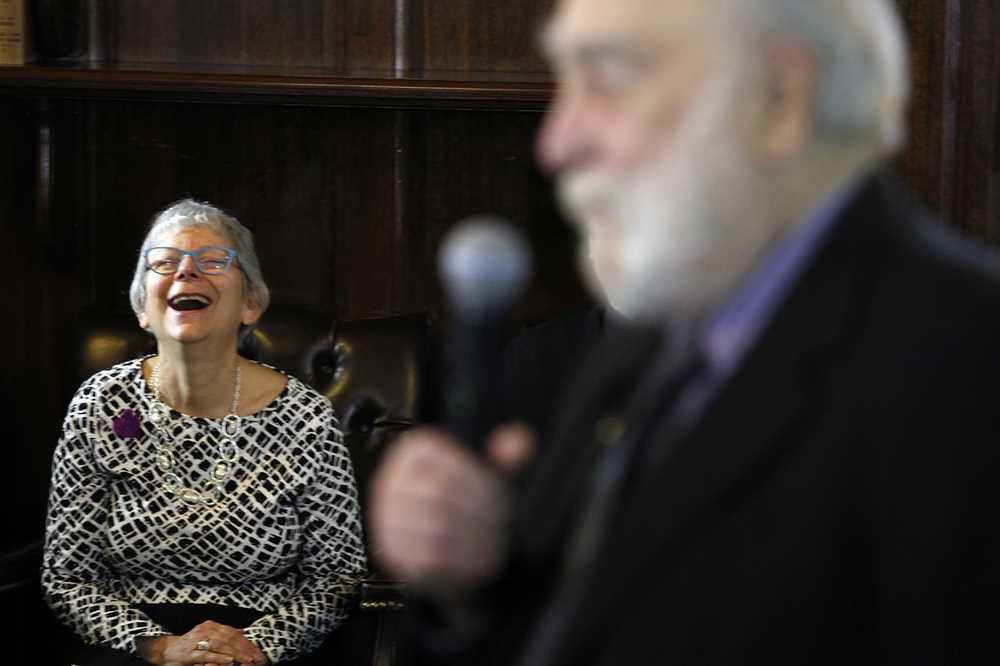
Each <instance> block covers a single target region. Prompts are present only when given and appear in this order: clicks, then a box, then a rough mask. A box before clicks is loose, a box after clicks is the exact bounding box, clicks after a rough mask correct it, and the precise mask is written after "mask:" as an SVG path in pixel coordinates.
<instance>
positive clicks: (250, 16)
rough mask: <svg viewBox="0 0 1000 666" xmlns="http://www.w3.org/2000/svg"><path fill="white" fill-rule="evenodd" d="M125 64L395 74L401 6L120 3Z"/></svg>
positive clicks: (299, 1) (119, 45) (227, 0)
mask: <svg viewBox="0 0 1000 666" xmlns="http://www.w3.org/2000/svg"><path fill="white" fill-rule="evenodd" d="M114 11H115V13H116V17H115V18H116V21H115V25H116V29H115V38H114V41H115V42H116V53H114V54H113V56H112V57H113V58H117V59H118V60H121V61H125V62H127V61H137V62H145V63H154V62H161V63H162V62H167V63H169V62H176V63H211V64H215V65H220V64H221V65H273V66H284V67H334V68H343V69H348V70H351V69H362V70H363V69H390V68H392V66H393V55H394V46H393V45H394V38H395V30H394V16H395V2H394V0H199V2H190V1H189V0H117V3H116V4H115V7H114Z"/></svg>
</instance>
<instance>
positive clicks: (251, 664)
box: [138, 620, 270, 666]
mask: <svg viewBox="0 0 1000 666" xmlns="http://www.w3.org/2000/svg"><path fill="white" fill-rule="evenodd" d="M138 651H139V656H141V657H142V658H143V659H145V660H146V661H149V662H150V663H153V664H161V665H162V666H199V665H201V664H239V665H240V666H267V664H269V663H270V662H269V661H268V659H267V657H266V656H264V653H263V652H261V651H260V648H258V647H257V646H256V645H254V644H253V642H251V641H250V640H249V639H248V638H247V637H246V636H244V635H243V630H242V629H236V628H234V627H230V626H227V625H225V624H219V623H218V622H212V621H211V620H207V621H205V622H202V623H201V624H199V625H198V626H196V627H195V628H193V629H192V630H191V631H189V632H187V633H186V634H184V635H183V636H156V637H155V638H145V639H141V640H140V641H138Z"/></svg>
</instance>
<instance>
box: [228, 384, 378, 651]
mask: <svg viewBox="0 0 1000 666" xmlns="http://www.w3.org/2000/svg"><path fill="white" fill-rule="evenodd" d="M323 400H325V398H323ZM327 404H329V403H327ZM327 409H328V413H329V419H330V422H329V425H328V427H327V428H326V433H325V435H324V434H323V433H316V434H313V435H309V437H315V438H316V439H317V440H319V441H317V442H315V443H314V442H307V443H308V444H314V445H318V446H316V448H318V449H319V451H320V453H319V455H318V458H317V462H318V464H317V467H316V472H315V475H314V477H313V478H312V480H311V482H310V483H309V484H308V485H307V486H306V488H305V489H304V491H303V492H302V493H301V495H300V496H299V497H298V498H297V500H296V506H297V510H298V512H299V516H300V520H301V525H302V535H303V538H302V550H301V553H300V556H299V561H298V564H297V570H298V571H297V573H298V580H297V583H296V586H295V591H294V593H293V594H292V595H291V596H290V597H289V598H288V599H286V600H285V601H284V603H282V604H281V605H280V606H279V607H278V608H277V609H276V610H275V611H274V612H273V613H269V614H268V615H265V616H264V617H262V618H260V619H259V620H257V621H256V622H254V623H253V624H252V625H250V626H249V627H247V628H246V630H245V635H246V637H247V638H249V639H250V640H252V641H253V642H254V643H256V644H257V645H258V646H259V647H260V648H261V650H262V651H263V652H264V653H265V654H266V655H267V656H268V658H269V659H270V660H271V662H272V663H277V662H280V661H288V660H291V659H294V658H296V657H299V656H302V655H303V654H306V653H308V652H312V651H313V650H315V649H316V648H317V647H319V645H320V644H321V643H322V642H323V640H324V639H325V638H326V636H327V635H328V634H329V632H330V631H332V630H333V629H335V628H336V627H337V626H339V625H340V624H341V623H343V621H344V619H345V618H346V617H347V615H348V613H349V611H350V605H351V602H352V601H353V600H354V598H355V595H356V593H357V584H358V581H359V580H360V578H361V577H363V576H364V574H365V566H366V561H365V551H364V547H363V546H362V542H361V517H360V508H359V506H358V498H357V486H356V485H355V482H354V472H353V469H352V466H351V460H350V457H349V455H348V452H347V447H345V446H344V443H343V435H342V434H341V431H340V429H339V425H338V424H337V422H336V419H335V418H334V417H333V411H332V409H331V408H329V407H328V408H327Z"/></svg>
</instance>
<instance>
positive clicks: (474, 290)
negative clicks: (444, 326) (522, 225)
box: [438, 215, 532, 449]
mask: <svg viewBox="0 0 1000 666" xmlns="http://www.w3.org/2000/svg"><path fill="white" fill-rule="evenodd" d="M531 263H532V262H531V252H530V250H529V249H528V244H527V242H526V241H525V240H524V238H523V236H522V235H521V233H520V232H518V231H517V230H516V229H514V228H513V227H512V226H510V225H509V224H508V223H506V222H505V221H503V220H502V219H501V218H499V217H495V216H490V215H479V216H473V217H470V218H466V219H465V220H462V221H461V222H459V223H458V225H456V226H455V227H454V228H453V229H452V230H451V231H450V232H449V233H448V235H447V236H446V237H445V239H444V242H443V243H442V245H441V249H440V252H439V254H438V271H439V274H440V277H441V282H442V284H443V286H444V289H445V293H446V294H447V296H448V299H449V301H450V304H451V310H452V317H453V322H452V329H451V340H450V344H449V348H448V352H449V353H448V361H449V363H448V367H447V368H446V370H445V385H444V386H445V394H444V401H443V407H444V411H445V425H446V427H447V428H448V429H449V430H450V431H451V433H452V434H453V435H455V436H456V437H457V438H458V439H459V440H460V441H462V442H465V443H466V444H467V445H468V446H471V447H473V448H475V449H479V448H480V447H481V446H482V444H483V439H484V438H485V436H486V434H487V433H488V432H489V429H490V427H491V426H492V425H493V423H492V416H493V405H494V403H495V397H496V384H497V382H498V381H499V377H500V373H499V365H500V364H499V361H500V342H501V325H500V324H501V321H502V317H503V314H504V311H505V310H506V309H507V307H508V306H509V305H510V304H511V303H512V302H513V301H514V299H515V298H517V296H518V294H519V293H520V291H521V288H522V287H523V286H524V284H525V282H527V279H528V277H529V275H530V274H531Z"/></svg>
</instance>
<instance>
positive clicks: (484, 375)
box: [444, 318, 501, 451]
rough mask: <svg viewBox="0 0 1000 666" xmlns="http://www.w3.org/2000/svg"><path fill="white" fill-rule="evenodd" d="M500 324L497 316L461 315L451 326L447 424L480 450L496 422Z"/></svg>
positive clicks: (446, 388) (467, 442) (450, 429)
mask: <svg viewBox="0 0 1000 666" xmlns="http://www.w3.org/2000/svg"><path fill="white" fill-rule="evenodd" d="M500 342H501V335H500V326H499V325H498V322H497V320H496V319H495V318H488V319H469V318H458V319H457V320H456V322H455V325H454V326H453V328H452V339H451V344H450V346H449V351H450V355H449V359H448V361H449V362H448V368H447V381H446V383H445V396H444V409H445V427H446V428H447V429H448V431H449V432H451V434H452V435H454V436H455V437H456V438H458V440H459V441H461V442H463V443H465V444H466V445H467V446H469V447H470V448H472V449H473V450H475V451H481V450H482V447H483V443H484V440H485V439H486V436H487V435H488V434H489V432H490V430H491V429H492V428H493V426H494V422H495V420H496V415H497V408H496V400H497V396H498V391H497V383H498V382H499V381H500Z"/></svg>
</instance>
